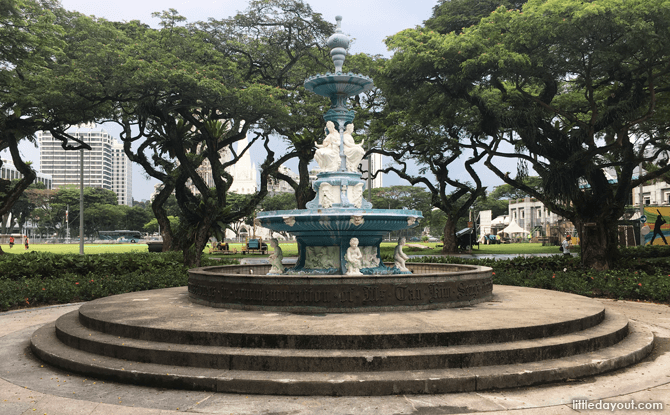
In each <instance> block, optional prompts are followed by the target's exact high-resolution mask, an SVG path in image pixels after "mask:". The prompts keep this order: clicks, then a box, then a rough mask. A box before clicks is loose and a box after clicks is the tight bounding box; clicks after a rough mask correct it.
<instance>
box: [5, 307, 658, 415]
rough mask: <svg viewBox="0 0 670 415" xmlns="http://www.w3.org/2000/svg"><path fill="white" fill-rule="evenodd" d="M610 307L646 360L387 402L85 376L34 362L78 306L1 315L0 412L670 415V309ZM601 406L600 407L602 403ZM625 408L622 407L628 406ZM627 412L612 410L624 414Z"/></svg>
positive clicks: (16, 414)
mask: <svg viewBox="0 0 670 415" xmlns="http://www.w3.org/2000/svg"><path fill="white" fill-rule="evenodd" d="M603 303H604V304H605V306H606V307H610V308H612V309H614V310H617V311H619V312H622V313H624V314H625V315H627V316H628V317H629V318H630V319H632V320H636V321H638V322H642V323H645V324H647V325H649V326H650V327H651V328H652V330H653V331H654V333H655V335H656V336H657V346H656V348H655V350H654V352H652V355H651V356H650V357H648V358H647V359H645V360H644V361H643V362H642V363H640V364H638V365H636V366H634V367H632V368H629V369H624V370H620V371H617V372H614V373H611V374H607V375H604V376H600V377H598V378H587V379H580V380H575V381H572V382H566V383H561V384H551V385H545V386H541V387H534V388H524V389H512V390H502V391H490V392H485V393H481V392H480V393H461V394H447V395H420V396H416V395H414V396H387V397H339V398H338V397H278V396H259V395H232V394H216V393H205V392H188V391H175V390H166V389H156V388H146V387H137V386H129V385H121V384H115V383H110V382H103V381H99V380H96V379H86V378H83V377H80V376H76V375H69V374H67V373H65V372H62V371H59V370H57V369H54V368H51V367H49V366H48V365H44V364H42V363H41V362H40V361H37V360H36V359H34V357H33V356H32V355H31V353H30V350H29V348H28V339H29V336H30V334H32V332H33V331H34V330H35V329H36V328H37V327H40V326H41V325H43V324H45V323H47V322H50V321H53V320H55V319H56V318H57V317H58V316H60V315H62V314H64V313H66V312H69V311H72V310H75V309H77V308H78V307H79V304H72V305H67V306H58V307H45V308H40V309H31V310H26V311H14V312H7V313H0V415H26V414H48V415H77V414H86V415H88V414H91V415H126V414H129V415H133V414H142V415H144V414H147V415H153V414H161V415H165V414H176V413H197V414H268V415H280V414H282V415H289V414H296V415H302V414H416V415H433V414H435V415H436V414H459V413H476V412H487V413H491V414H498V413H512V414H519V415H526V414H549V415H551V414H577V413H607V412H610V413H611V412H612V411H611V409H608V410H607V411H605V410H599V411H597V410H584V409H573V405H572V401H573V399H588V400H589V402H591V403H593V404H599V403H600V404H604V405H612V404H615V405H616V404H620V405H621V406H622V407H623V406H624V405H630V403H631V402H632V401H635V404H636V405H637V404H640V403H642V404H647V403H653V402H657V403H662V404H663V405H664V409H662V410H656V411H653V410H637V411H631V410H630V409H628V411H630V412H637V413H644V414H654V413H670V307H668V306H666V305H656V304H646V303H635V302H625V301H611V300H603ZM601 399H602V400H603V402H599V400H601ZM624 408H625V407H624ZM624 411H626V409H620V410H615V411H614V412H624Z"/></svg>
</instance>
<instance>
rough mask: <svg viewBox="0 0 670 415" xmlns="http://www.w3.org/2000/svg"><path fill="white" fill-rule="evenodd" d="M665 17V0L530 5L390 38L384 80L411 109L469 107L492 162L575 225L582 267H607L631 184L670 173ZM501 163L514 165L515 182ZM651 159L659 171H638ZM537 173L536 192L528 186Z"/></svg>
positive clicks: (669, 7) (437, 114) (669, 10)
mask: <svg viewBox="0 0 670 415" xmlns="http://www.w3.org/2000/svg"><path fill="white" fill-rule="evenodd" d="M669 18H670V2H668V1H667V0H651V1H649V0H644V1H641V0H636V1H622V0H595V1H590V2H581V1H576V0H567V1H566V0H560V1H559V0H549V1H540V0H531V1H529V2H528V3H526V4H525V5H524V6H523V9H522V10H517V9H508V8H506V7H500V8H498V9H496V10H495V11H494V12H493V13H491V14H490V15H489V16H486V17H484V18H482V19H481V20H480V21H479V22H478V23H477V24H475V25H474V26H472V27H467V28H465V29H464V30H463V31H462V32H447V33H440V32H438V31H435V30H430V28H429V27H425V28H417V29H411V30H406V31H403V32H400V33H398V34H396V35H394V36H392V37H390V38H389V39H388V40H387V44H388V46H389V47H390V48H391V49H392V50H394V51H395V54H394V56H393V58H392V59H391V61H390V63H389V65H388V66H387V68H386V73H385V76H387V77H388V78H390V79H392V80H393V85H394V86H395V87H396V88H398V89H399V91H398V93H403V94H404V95H405V97H406V102H407V107H408V111H410V112H411V113H412V114H420V113H421V112H429V113H432V114H434V115H433V118H434V119H435V120H436V122H440V121H444V120H446V122H448V123H452V120H451V119H450V118H449V117H447V116H445V114H443V113H442V112H441V111H440V110H439V109H436V108H437V107H436V103H440V102H443V103H446V102H452V103H454V104H450V106H451V107H453V106H454V105H457V106H458V107H460V108H462V109H461V111H459V112H458V114H459V115H465V113H466V112H467V115H468V116H469V117H470V121H469V122H468V124H467V125H468V130H469V133H470V137H471V140H472V143H473V144H474V145H476V146H478V147H479V148H480V149H481V150H482V151H484V152H485V153H486V161H485V163H486V165H487V167H488V168H489V169H491V170H492V171H493V172H494V173H495V174H496V175H497V176H498V177H499V178H500V179H502V180H503V181H504V182H505V183H507V184H510V185H512V186H514V187H517V188H519V189H522V190H523V191H524V192H526V193H527V194H529V195H531V196H533V197H536V198H537V199H539V200H540V201H542V202H543V203H544V204H545V206H547V207H548V208H549V209H550V210H552V211H553V212H555V213H557V214H559V215H561V216H563V217H565V218H567V219H569V220H571V221H572V223H573V224H575V226H576V228H577V230H578V232H579V234H580V237H581V245H582V261H583V263H584V264H585V265H587V266H592V267H595V268H608V267H610V265H611V263H612V261H613V260H614V259H615V258H616V252H617V232H616V231H617V229H616V222H617V220H618V219H619V217H621V214H622V213H623V209H624V206H625V204H626V203H627V201H628V199H629V195H630V191H631V189H632V188H633V187H635V186H637V185H638V184H640V183H642V182H643V181H645V180H649V179H652V178H654V177H658V176H659V175H660V174H663V173H664V172H667V171H668V170H669V169H670V165H668V164H667V162H666V160H667V150H668V140H667V139H668V137H667V132H666V131H667V123H668V121H667V119H660V118H658V117H655V115H654V114H655V113H656V112H657V111H658V110H659V109H663V108H664V106H665V105H666V103H667V94H668V79H669V78H668V77H669V76H670V67H669V66H668V58H669V57H670V31H668V21H670V20H669ZM427 97H430V99H427ZM502 159H513V160H518V163H519V164H518V169H517V174H516V175H514V176H515V177H513V175H510V174H506V172H503V171H501V170H500V169H499V168H498V167H497V161H498V160H502ZM654 160H656V161H660V162H658V163H657V164H658V165H659V169H658V170H656V171H654V172H649V173H648V174H646V175H643V176H641V177H637V178H634V177H633V169H634V168H635V167H636V166H638V165H639V164H641V163H645V162H651V161H654ZM531 169H532V170H534V171H535V172H536V173H537V174H538V175H539V176H540V177H541V178H542V186H541V188H540V189H534V188H531V187H529V186H527V185H526V184H524V182H523V178H524V177H526V176H527V175H528V174H529V172H530V171H531Z"/></svg>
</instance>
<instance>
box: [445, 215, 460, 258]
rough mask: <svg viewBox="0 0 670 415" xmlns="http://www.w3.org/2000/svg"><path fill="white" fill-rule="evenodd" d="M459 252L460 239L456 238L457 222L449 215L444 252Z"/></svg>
mask: <svg viewBox="0 0 670 415" xmlns="http://www.w3.org/2000/svg"><path fill="white" fill-rule="evenodd" d="M456 253H458V241H457V240H456V222H455V221H454V220H453V219H452V218H451V217H450V216H447V223H446V224H445V225H444V245H443V246H442V254H456Z"/></svg>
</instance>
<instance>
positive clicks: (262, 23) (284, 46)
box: [201, 0, 334, 209]
mask: <svg viewBox="0 0 670 415" xmlns="http://www.w3.org/2000/svg"><path fill="white" fill-rule="evenodd" d="M201 26H202V27H203V30H204V31H205V32H206V33H207V34H208V40H209V41H210V42H211V43H212V44H214V45H215V47H216V48H217V50H219V51H221V52H222V53H224V54H226V55H227V56H230V57H232V58H233V59H235V60H236V62H238V65H239V68H240V69H241V70H242V72H243V73H242V76H243V78H244V80H245V81H246V82H254V83H260V84H263V85H268V86H270V87H273V88H277V89H278V90H281V91H284V92H285V100H284V105H285V106H286V108H287V112H286V114H287V115H288V116H287V117H281V118H274V119H273V120H272V121H273V122H267V120H266V123H265V124H264V134H265V135H266V136H267V137H270V136H272V135H274V134H279V136H280V137H281V138H282V139H283V140H285V141H286V142H287V144H288V146H289V149H290V151H289V152H287V153H286V154H284V155H282V156H281V157H280V159H279V164H281V163H284V162H286V161H288V160H291V159H293V158H297V159H298V175H299V179H298V180H297V181H296V180H294V179H293V178H292V177H290V176H287V175H285V174H283V173H281V172H279V171H278V170H273V171H271V172H270V174H271V176H272V177H274V178H275V179H278V180H284V181H286V182H287V183H288V184H289V186H291V188H293V190H294V193H295V198H296V203H297V205H298V207H299V208H300V209H305V208H306V204H307V202H309V201H310V200H312V199H313V198H314V197H315V196H316V193H315V192H314V190H313V189H312V186H311V182H310V179H309V168H308V165H309V163H310V162H311V161H312V159H313V158H314V152H315V150H316V148H315V146H314V143H315V142H316V141H320V140H322V139H323V137H324V134H323V130H324V124H325V123H324V120H323V114H324V113H325V111H326V110H327V108H328V106H329V104H330V102H329V101H328V99H326V98H324V97H320V96H318V95H316V94H314V93H312V92H309V91H306V90H305V88H304V86H303V84H304V81H305V79H307V78H308V77H309V76H312V75H315V74H317V73H319V72H323V71H330V70H332V62H331V60H330V57H329V54H328V52H329V51H328V50H327V49H326V48H324V45H325V43H326V39H327V38H328V37H329V36H330V35H331V34H332V33H333V28H334V25H333V24H332V23H329V22H326V21H325V20H323V18H322V17H321V15H320V14H319V13H314V12H313V11H312V9H311V7H310V6H309V5H308V4H305V3H303V2H302V1H300V0H270V1H267V0H262V1H261V0H254V1H251V2H250V3H249V7H248V9H247V10H245V12H244V13H239V14H237V15H236V16H234V17H230V18H228V19H223V20H214V19H210V21H209V22H207V23H206V24H204V23H201Z"/></svg>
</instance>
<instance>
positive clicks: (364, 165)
mask: <svg viewBox="0 0 670 415" xmlns="http://www.w3.org/2000/svg"><path fill="white" fill-rule="evenodd" d="M368 157H370V158H371V164H372V166H371V171H372V172H373V173H377V172H378V171H379V170H380V169H381V168H382V167H383V166H382V155H381V154H377V153H373V154H371V155H370V156H368ZM361 170H363V172H364V173H363V175H362V176H361V177H362V178H363V179H365V180H366V181H367V179H368V159H367V158H364V159H363V160H361ZM383 176H384V174H383V173H378V174H377V177H375V178H374V179H372V186H371V187H372V188H373V189H376V188H378V187H383V186H384V185H383V181H382V179H383ZM365 186H366V188H367V182H366V185H365Z"/></svg>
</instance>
